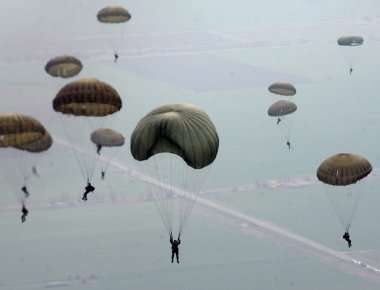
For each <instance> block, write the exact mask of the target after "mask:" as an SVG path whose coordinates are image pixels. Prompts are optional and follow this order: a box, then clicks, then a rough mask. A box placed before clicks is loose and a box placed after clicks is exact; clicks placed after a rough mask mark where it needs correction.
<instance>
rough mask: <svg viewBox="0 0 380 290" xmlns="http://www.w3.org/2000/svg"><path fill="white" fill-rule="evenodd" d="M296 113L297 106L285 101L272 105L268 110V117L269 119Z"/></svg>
mask: <svg viewBox="0 0 380 290" xmlns="http://www.w3.org/2000/svg"><path fill="white" fill-rule="evenodd" d="M295 111H297V105H296V104H295V103H293V102H290V101H286V100H279V101H277V102H275V103H273V104H272V105H271V106H270V107H269V109H268V115H269V116H271V117H281V116H285V115H289V114H292V113H294V112H295Z"/></svg>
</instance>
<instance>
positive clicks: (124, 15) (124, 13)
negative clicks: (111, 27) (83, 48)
mask: <svg viewBox="0 0 380 290" xmlns="http://www.w3.org/2000/svg"><path fill="white" fill-rule="evenodd" d="M131 17H132V16H131V14H130V13H129V11H128V10H127V9H125V8H123V7H121V6H107V7H105V8H103V9H102V10H100V11H99V12H98V14H97V18H98V20H99V22H102V23H123V22H127V21H129V20H130V19H131Z"/></svg>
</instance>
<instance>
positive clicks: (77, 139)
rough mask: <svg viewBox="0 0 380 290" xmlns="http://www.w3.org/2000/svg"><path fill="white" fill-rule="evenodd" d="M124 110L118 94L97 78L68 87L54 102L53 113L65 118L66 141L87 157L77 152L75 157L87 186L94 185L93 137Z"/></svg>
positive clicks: (63, 121) (65, 87) (68, 85)
mask: <svg viewBox="0 0 380 290" xmlns="http://www.w3.org/2000/svg"><path fill="white" fill-rule="evenodd" d="M121 107H122V100H121V98H120V96H119V94H118V92H117V91H116V90H115V89H114V88H113V87H112V86H110V85H109V84H107V83H105V82H102V81H99V80H97V79H94V78H86V79H79V80H76V81H73V82H71V83H69V84H66V85H65V86H64V87H63V88H61V90H60V91H59V92H58V93H57V95H56V97H55V98H54V100H53V109H54V111H56V112H58V113H62V114H60V115H61V116H62V119H61V120H62V123H63V124H62V127H63V129H64V132H65V135H66V137H67V139H69V140H70V142H71V143H72V144H73V145H75V146H80V147H81V149H82V150H86V153H82V154H80V153H79V152H78V150H74V155H75V157H76V158H77V162H78V164H79V167H80V169H81V172H82V175H83V177H84V178H85V179H86V181H87V182H89V181H91V179H92V176H93V173H94V170H95V165H96V160H97V158H95V156H93V155H92V154H90V152H92V146H93V145H92V144H91V142H90V134H91V132H93V131H94V130H95V128H99V127H102V126H103V125H104V123H105V122H106V121H107V119H109V118H110V117H111V116H112V115H113V114H114V113H116V112H118V111H119V110H120V109H121Z"/></svg>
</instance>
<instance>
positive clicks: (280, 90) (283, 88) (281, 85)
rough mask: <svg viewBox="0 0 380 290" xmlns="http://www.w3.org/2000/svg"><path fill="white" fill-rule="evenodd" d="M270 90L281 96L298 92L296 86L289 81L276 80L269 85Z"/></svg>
mask: <svg viewBox="0 0 380 290" xmlns="http://www.w3.org/2000/svg"><path fill="white" fill-rule="evenodd" d="M268 90H269V91H270V92H271V93H273V94H276V95H281V96H294V95H295V94H296V93H297V91H296V88H295V87H294V86H293V85H292V84H291V83H288V82H275V83H273V84H271V85H270V86H269V87H268Z"/></svg>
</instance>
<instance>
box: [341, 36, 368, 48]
mask: <svg viewBox="0 0 380 290" xmlns="http://www.w3.org/2000/svg"><path fill="white" fill-rule="evenodd" d="M337 42H338V45H340V46H359V45H362V44H363V43H364V38H363V37H362V36H342V37H340V38H338V41H337Z"/></svg>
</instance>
